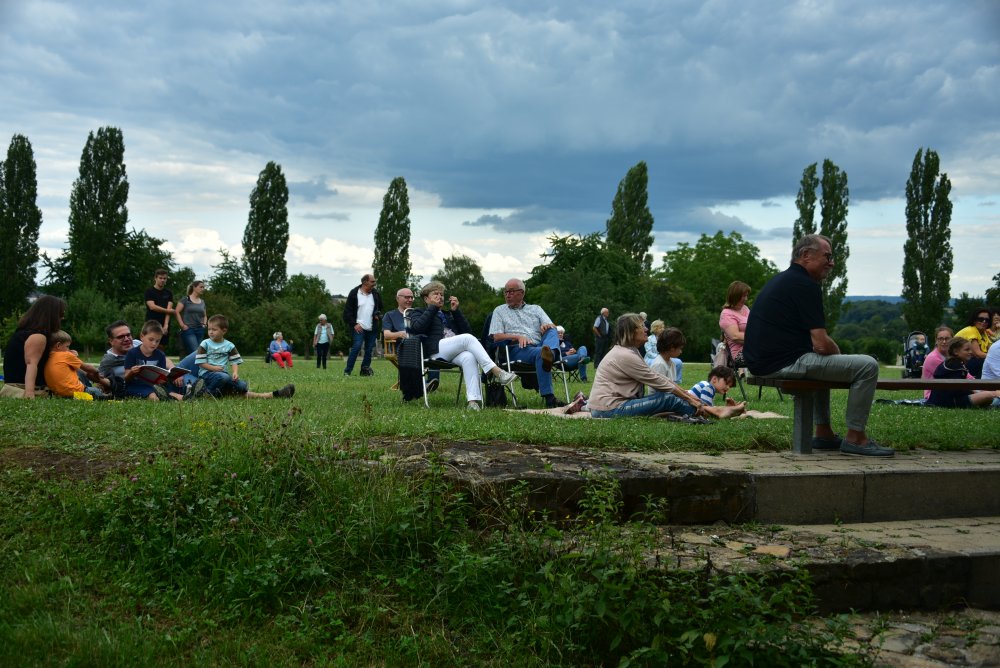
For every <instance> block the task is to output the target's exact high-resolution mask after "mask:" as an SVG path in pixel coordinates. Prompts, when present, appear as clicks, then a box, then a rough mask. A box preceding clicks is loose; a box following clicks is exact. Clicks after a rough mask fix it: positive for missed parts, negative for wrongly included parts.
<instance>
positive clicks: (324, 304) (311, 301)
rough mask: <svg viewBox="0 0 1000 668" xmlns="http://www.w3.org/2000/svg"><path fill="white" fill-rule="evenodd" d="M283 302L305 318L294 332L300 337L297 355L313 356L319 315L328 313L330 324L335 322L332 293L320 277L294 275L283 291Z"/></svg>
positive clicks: (296, 344) (297, 343)
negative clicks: (333, 318)
mask: <svg viewBox="0 0 1000 668" xmlns="http://www.w3.org/2000/svg"><path fill="white" fill-rule="evenodd" d="M281 301H282V302H284V303H286V304H288V305H289V306H291V307H292V308H293V309H295V310H296V311H297V312H298V313H301V314H302V317H303V322H302V323H296V325H295V329H293V330H292V331H293V332H295V335H296V336H297V337H299V338H296V339H295V353H296V354H297V355H309V354H311V353H312V337H313V332H314V331H315V328H316V323H317V322H318V318H319V314H320V313H326V314H327V318H328V322H333V321H331V320H329V316H330V307H331V306H332V302H331V301H330V293H329V292H328V291H327V289H326V282H325V281H324V280H323V279H321V278H320V277H319V276H311V275H307V274H294V275H292V276H290V277H289V278H288V283H286V284H285V289H284V290H282V291H281ZM340 322H341V321H339V320H338V321H337V323H334V328H336V327H337V324H338V323H340ZM300 328H301V331H300ZM282 332H284V330H282ZM303 332H304V334H303ZM286 334H287V333H286ZM286 339H287V336H286Z"/></svg>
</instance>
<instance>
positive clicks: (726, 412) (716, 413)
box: [698, 401, 747, 420]
mask: <svg viewBox="0 0 1000 668" xmlns="http://www.w3.org/2000/svg"><path fill="white" fill-rule="evenodd" d="M746 410H747V405H746V402H745V401H741V402H740V403H738V404H733V405H732V406H702V407H701V408H699V409H698V412H699V413H701V412H704V413H705V414H706V415H711V416H712V417H714V418H718V419H720V420H725V419H726V418H731V417H736V416H737V415H742V414H743V413H746Z"/></svg>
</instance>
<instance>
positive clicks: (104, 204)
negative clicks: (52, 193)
mask: <svg viewBox="0 0 1000 668" xmlns="http://www.w3.org/2000/svg"><path fill="white" fill-rule="evenodd" d="M128 190H129V185H128V175H127V174H126V172H125V140H124V137H123V136H122V131H121V130H120V129H118V128H114V127H103V128H100V129H98V131H97V134H96V135H95V134H94V133H93V132H91V133H90V134H88V135H87V143H86V145H85V146H84V147H83V154H82V155H81V156H80V175H79V177H78V178H77V179H76V181H74V182H73V191H72V193H71V194H70V199H69V248H68V250H67V251H66V254H65V259H64V260H63V262H62V263H61V264H62V266H63V269H64V271H65V272H66V273H65V275H64V276H63V277H62V278H63V280H64V281H65V285H66V286H67V287H68V289H77V288H84V287H89V288H93V289H94V290H97V291H98V292H99V293H101V294H103V295H104V296H105V297H108V298H109V299H111V300H112V301H114V302H115V303H119V304H120V303H122V302H123V300H124V298H125V293H124V290H129V289H132V288H133V287H134V286H123V285H122V284H121V282H120V281H119V279H118V276H117V271H116V270H115V268H118V267H121V266H123V265H124V264H125V262H126V260H127V258H126V254H127V244H126V241H127V239H128V233H127V231H126V229H125V226H126V224H127V223H128V207H127V206H126V203H127V202H128ZM109 268H111V269H110V270H109Z"/></svg>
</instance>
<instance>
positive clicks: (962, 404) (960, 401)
mask: <svg viewBox="0 0 1000 668" xmlns="http://www.w3.org/2000/svg"><path fill="white" fill-rule="evenodd" d="M973 354H974V353H973V351H972V342H971V341H969V340H968V339H966V338H963V337H961V336H956V337H954V338H952V340H951V341H949V342H948V359H946V360H945V361H944V362H942V363H941V365H940V366H938V368H937V369H935V370H934V377H935V378H942V379H945V378H946V379H949V380H965V379H966V378H967V377H968V375H969V369H968V367H966V366H965V365H966V364H968V362H969V360H970V359H972V356H973ZM998 397H1000V391H995V392H989V391H982V392H973V391H972V390H937V389H935V390H931V396H930V398H929V399H928V400H927V405H928V406H939V407H941V408H971V407H973V406H975V407H977V408H979V407H981V406H989V405H990V404H991V403H993V400H994V399H996V398H998Z"/></svg>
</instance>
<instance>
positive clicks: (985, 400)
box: [969, 391, 1000, 408]
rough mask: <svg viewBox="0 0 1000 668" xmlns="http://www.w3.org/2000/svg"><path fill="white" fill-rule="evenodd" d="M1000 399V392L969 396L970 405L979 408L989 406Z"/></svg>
mask: <svg viewBox="0 0 1000 668" xmlns="http://www.w3.org/2000/svg"><path fill="white" fill-rule="evenodd" d="M997 397H1000V391H998V392H985V391H984V392H973V393H972V394H970V395H969V403H970V404H972V405H973V406H976V407H977V408H978V407H980V406H989V405H990V404H992V403H993V400H994V399H996V398H997Z"/></svg>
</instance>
